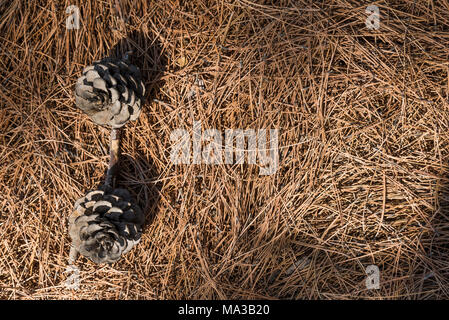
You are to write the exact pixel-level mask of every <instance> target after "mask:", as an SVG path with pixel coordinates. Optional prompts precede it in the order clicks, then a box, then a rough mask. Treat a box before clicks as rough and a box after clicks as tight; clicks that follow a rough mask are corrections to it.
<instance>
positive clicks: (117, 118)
mask: <svg viewBox="0 0 449 320" xmlns="http://www.w3.org/2000/svg"><path fill="white" fill-rule="evenodd" d="M144 95H145V87H144V85H143V82H142V80H141V76H140V70H139V68H137V67H136V66H135V65H132V64H130V63H129V62H128V61H127V60H123V59H117V58H105V59H103V60H98V61H95V62H94V63H93V65H91V66H88V67H86V68H84V70H83V73H82V76H81V77H80V78H79V79H78V81H77V82H76V86H75V100H76V105H77V106H78V108H80V109H81V110H83V111H84V112H85V113H86V114H87V115H88V116H89V117H90V118H91V119H92V120H93V121H94V122H95V123H97V124H99V125H106V126H111V127H113V128H120V127H121V126H123V125H124V124H125V123H126V122H127V121H128V120H136V119H137V118H138V117H139V114H140V110H141V107H142V102H143V97H144Z"/></svg>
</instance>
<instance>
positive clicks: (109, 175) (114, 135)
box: [104, 128, 120, 187]
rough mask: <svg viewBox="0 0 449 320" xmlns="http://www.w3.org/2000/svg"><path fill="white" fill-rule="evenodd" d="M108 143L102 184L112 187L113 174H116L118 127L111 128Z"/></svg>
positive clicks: (118, 141) (118, 153)
mask: <svg viewBox="0 0 449 320" xmlns="http://www.w3.org/2000/svg"><path fill="white" fill-rule="evenodd" d="M109 143H110V145H109V165H108V171H107V172H106V181H105V183H104V184H105V186H106V187H114V186H113V184H114V176H115V175H116V174H117V170H118V160H119V155H120V129H117V128H113V129H111V138H110V142H109Z"/></svg>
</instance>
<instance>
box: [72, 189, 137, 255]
mask: <svg viewBox="0 0 449 320" xmlns="http://www.w3.org/2000/svg"><path fill="white" fill-rule="evenodd" d="M143 222H144V216H143V213H142V210H141V209H140V208H139V207H138V206H137V205H136V204H135V202H134V201H133V200H132V198H131V195H130V194H129V192H128V191H127V190H125V189H114V190H112V191H103V190H95V191H90V192H89V193H87V194H86V195H85V196H84V197H82V198H81V199H79V200H77V201H76V203H75V205H74V208H73V212H72V214H71V215H70V217H69V234H70V237H71V238H72V246H73V247H74V248H75V249H76V250H77V251H78V252H79V253H81V254H82V255H84V256H85V257H87V258H89V259H91V260H92V261H93V262H95V263H113V262H116V261H117V260H118V259H119V258H120V257H121V255H123V254H125V253H127V252H128V251H129V250H131V248H132V247H133V246H134V245H135V244H137V243H138V242H139V241H140V237H141V235H142V225H143Z"/></svg>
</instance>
